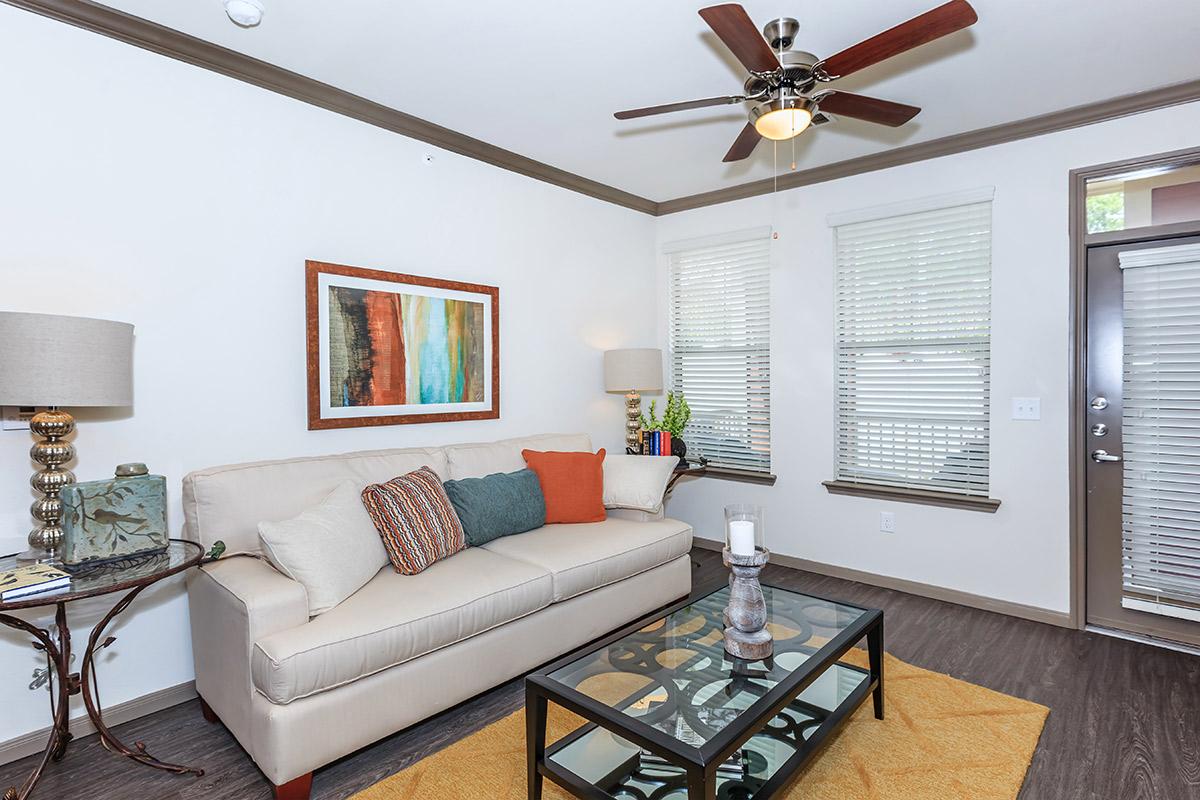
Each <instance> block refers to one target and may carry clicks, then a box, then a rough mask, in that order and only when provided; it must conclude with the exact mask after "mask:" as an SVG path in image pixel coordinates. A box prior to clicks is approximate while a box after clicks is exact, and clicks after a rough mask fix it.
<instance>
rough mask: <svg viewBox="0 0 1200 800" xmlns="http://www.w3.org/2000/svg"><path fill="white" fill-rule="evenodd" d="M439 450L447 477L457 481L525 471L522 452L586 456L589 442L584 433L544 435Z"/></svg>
mask: <svg viewBox="0 0 1200 800" xmlns="http://www.w3.org/2000/svg"><path fill="white" fill-rule="evenodd" d="M443 449H444V451H445V453H446V464H447V467H448V469H449V471H450V474H449V476H448V477H450V478H452V479H453V480H458V479H459V478H482V477H484V476H485V475H492V474H495V473H497V472H516V471H517V470H519V469H525V459H524V458H522V457H521V451H522V450H525V449H529V450H563V451H567V452H576V451H580V450H586V451H587V452H589V453H590V452H592V440H591V439H590V438H589V437H588V435H587V434H586V433H544V434H541V435H539V436H522V437H520V438H518V439H502V440H500V441H498V442H488V443H486V444H452V445H447V446H446V447H445V448H443Z"/></svg>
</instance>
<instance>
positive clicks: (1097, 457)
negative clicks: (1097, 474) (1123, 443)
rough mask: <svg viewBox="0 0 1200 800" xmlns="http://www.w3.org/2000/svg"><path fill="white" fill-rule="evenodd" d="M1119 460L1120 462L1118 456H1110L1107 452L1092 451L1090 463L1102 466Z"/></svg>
mask: <svg viewBox="0 0 1200 800" xmlns="http://www.w3.org/2000/svg"><path fill="white" fill-rule="evenodd" d="M1120 460H1121V457H1120V456H1114V455H1111V454H1109V452H1108V451H1107V450H1093V451H1092V461H1095V462H1096V463H1097V464H1102V463H1105V462H1112V461H1120Z"/></svg>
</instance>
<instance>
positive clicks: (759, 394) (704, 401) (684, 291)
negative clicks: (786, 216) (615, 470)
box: [666, 229, 771, 473]
mask: <svg viewBox="0 0 1200 800" xmlns="http://www.w3.org/2000/svg"><path fill="white" fill-rule="evenodd" d="M770 250H771V239H770V230H769V229H761V230H756V231H747V232H742V233H738V234H729V235H725V236H717V237H710V238H706V239H702V240H694V241H691V242H681V243H679V244H676V245H671V246H668V247H667V248H666V253H667V255H668V256H669V257H670V261H671V266H670V283H671V286H670V291H671V319H670V350H671V357H670V363H671V366H670V370H671V385H672V387H673V388H674V390H675V391H677V392H683V393H684V395H685V396H686V397H687V401H688V405H690V406H691V409H692V419H691V422H690V424H689V425H688V429H687V433H686V434H685V436H684V439H685V440H686V441H687V446H688V455H692V454H693V453H696V454H699V455H703V456H704V457H706V458H707V459H708V460H709V462H710V463H711V464H712V465H713V466H715V467H726V468H730V469H736V470H746V471H750V472H760V473H770V471H771V324H770V314H771V309H770Z"/></svg>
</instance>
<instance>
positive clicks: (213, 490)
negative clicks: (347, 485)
mask: <svg viewBox="0 0 1200 800" xmlns="http://www.w3.org/2000/svg"><path fill="white" fill-rule="evenodd" d="M422 466H429V467H432V468H433V471H434V472H436V473H437V474H438V475H439V476H441V477H442V479H445V478H446V456H445V454H444V453H443V452H442V451H441V450H440V449H439V448H424V447H420V448H413V449H409V450H370V451H363V452H358V453H343V454H341V455H334V456H316V457H313V458H289V459H284V460H281V461H260V462H256V463H252V464H230V465H228V466H224V467H209V468H208V469H202V470H197V471H195V472H192V473H189V474H188V475H187V476H186V477H184V479H183V516H184V522H185V526H186V531H187V536H186V538H189V539H195V540H196V541H198V542H200V544H202V545H204V548H205V549H206V550H207V549H208V548H209V547H212V545H213V543H214V542H216V541H218V540H220V541H223V542H225V547H226V550H225V553H226V555H235V554H237V553H254V554H259V553H261V552H262V548H261V547H260V545H259V539H258V523H260V522H264V521H266V522H278V521H280V520H285V519H291V518H292V517H295V516H297V515H298V514H300V513H301V512H303V511H304V510H306V509H309V508H312V507H313V506H315V505H317V504H318V503H320V502H321V501H322V500H323V499H325V497H327V496H328V495H329V493H330V492H332V491H333V490H334V489H335V488H337V485H338V484H339V483H341V482H342V481H345V480H352V481H354V482H355V483H356V484H357V485H358V486H359V487H362V486H366V485H367V484H368V483H378V482H379V481H386V480H388V479H390V478H394V477H395V476H397V475H400V474H403V473H405V472H410V471H412V470H414V469H417V468H418V467H422Z"/></svg>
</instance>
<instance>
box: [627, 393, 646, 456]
mask: <svg viewBox="0 0 1200 800" xmlns="http://www.w3.org/2000/svg"><path fill="white" fill-rule="evenodd" d="M641 420H642V396H641V395H640V394H639V393H637V392H630V393H629V394H627V395H625V448H626V451H627V452H632V453H636V452H638V447H639V446H640V445H641V443H640V442H639V441H638V431H640V430H641V429H642V421H641Z"/></svg>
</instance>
